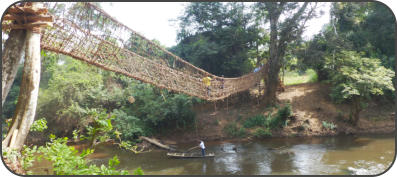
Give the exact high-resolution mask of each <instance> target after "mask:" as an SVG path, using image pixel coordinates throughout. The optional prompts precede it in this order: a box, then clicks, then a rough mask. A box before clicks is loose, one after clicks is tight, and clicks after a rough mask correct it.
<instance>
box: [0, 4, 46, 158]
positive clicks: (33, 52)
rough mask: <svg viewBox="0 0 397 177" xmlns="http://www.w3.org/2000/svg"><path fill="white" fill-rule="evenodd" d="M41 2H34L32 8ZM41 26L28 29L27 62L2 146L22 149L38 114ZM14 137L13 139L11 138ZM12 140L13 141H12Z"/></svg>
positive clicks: (37, 6)
mask: <svg viewBox="0 0 397 177" xmlns="http://www.w3.org/2000/svg"><path fill="white" fill-rule="evenodd" d="M40 5H41V4H40V3H37V2H32V6H31V8H32V9H38V8H39V7H42V6H40ZM40 34H41V33H40V27H39V26H38V27H33V28H28V29H26V43H25V63H24V68H23V75H22V82H21V87H20V91H19V97H18V103H17V106H16V110H15V114H14V117H13V122H12V124H11V127H10V129H9V131H8V133H7V136H6V138H5V139H4V140H3V142H2V146H3V148H4V147H7V148H10V149H15V150H17V151H20V150H21V149H22V147H23V144H24V142H25V140H26V137H27V135H28V133H29V130H30V126H31V125H32V124H33V121H34V117H35V115H36V107H37V98H38V94H39V84H40V70H41V66H40V65H41V61H40V36H41V35H40ZM11 139H12V140H11ZM10 140H11V142H10Z"/></svg>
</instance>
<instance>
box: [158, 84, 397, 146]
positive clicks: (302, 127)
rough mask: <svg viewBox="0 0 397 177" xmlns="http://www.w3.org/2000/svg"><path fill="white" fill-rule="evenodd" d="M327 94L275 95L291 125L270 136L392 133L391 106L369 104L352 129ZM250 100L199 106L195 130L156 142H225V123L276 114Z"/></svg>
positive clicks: (345, 109) (301, 88)
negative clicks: (326, 125)
mask: <svg viewBox="0 0 397 177" xmlns="http://www.w3.org/2000/svg"><path fill="white" fill-rule="evenodd" d="M329 93H330V91H329V86H328V85H326V84H322V83H309V84H301V85H294V86H287V87H286V88H285V91H284V92H281V93H279V94H278V99H279V101H280V102H279V104H280V105H283V104H285V103H286V102H290V103H291V106H292V111H293V115H294V117H295V121H292V122H290V123H288V125H287V126H286V127H284V128H282V129H278V130H273V131H272V134H273V136H275V137H279V136H287V137H289V136H327V135H336V134H361V133H390V132H393V131H394V129H395V121H394V105H393V104H392V103H377V104H375V103H370V104H369V105H368V107H367V108H366V109H365V110H364V111H363V112H362V113H361V115H360V120H359V122H358V125H357V126H356V127H353V126H351V125H350V124H349V123H347V122H346V120H347V119H348V117H349V105H346V104H341V105H335V104H334V103H332V101H331V98H330V97H329ZM251 100H252V101H247V102H244V101H241V102H240V103H239V102H237V104H236V103H235V104H233V105H231V104H226V103H227V102H226V100H224V101H223V102H222V101H218V102H217V103H216V107H217V110H216V111H215V106H214V103H209V104H206V105H200V106H199V107H196V108H195V111H196V113H197V115H196V119H197V125H198V126H197V128H195V127H194V128H191V129H189V130H187V131H177V130H175V131H173V132H170V133H167V134H166V135H162V136H159V137H158V138H159V139H161V140H163V142H164V143H170V144H174V143H182V142H191V141H194V140H195V139H204V140H222V139H229V138H228V137H227V136H226V134H225V133H224V132H223V128H224V126H225V125H226V124H227V123H230V122H237V123H241V122H243V120H244V119H246V118H247V117H250V116H253V115H256V114H267V113H268V112H269V111H273V112H275V111H276V110H275V109H271V108H266V107H265V106H264V105H260V104H258V102H257V100H256V99H251ZM229 102H230V101H229ZM323 121H326V122H328V123H333V124H335V125H337V128H336V129H334V130H329V129H325V128H323V126H322V122H323ZM248 138H250V137H248Z"/></svg>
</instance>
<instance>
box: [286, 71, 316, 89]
mask: <svg viewBox="0 0 397 177" xmlns="http://www.w3.org/2000/svg"><path fill="white" fill-rule="evenodd" d="M312 82H317V73H316V72H315V71H314V70H313V69H308V70H306V71H305V73H302V74H299V73H298V72H297V71H285V77H284V85H297V84H304V83H312Z"/></svg>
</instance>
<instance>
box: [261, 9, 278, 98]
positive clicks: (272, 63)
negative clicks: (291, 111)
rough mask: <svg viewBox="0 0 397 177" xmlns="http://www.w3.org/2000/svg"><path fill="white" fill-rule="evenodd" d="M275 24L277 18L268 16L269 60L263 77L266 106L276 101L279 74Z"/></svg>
mask: <svg viewBox="0 0 397 177" xmlns="http://www.w3.org/2000/svg"><path fill="white" fill-rule="evenodd" d="M277 22H278V16H276V17H273V16H272V15H270V48H269V50H270V58H269V61H268V63H267V64H268V72H267V73H266V74H267V76H265V86H266V89H265V94H264V100H265V103H266V104H274V103H275V102H276V100H277V98H276V92H277V86H278V73H279V72H280V61H279V55H278V53H279V52H278V51H279V49H278V47H277V45H278V44H277Z"/></svg>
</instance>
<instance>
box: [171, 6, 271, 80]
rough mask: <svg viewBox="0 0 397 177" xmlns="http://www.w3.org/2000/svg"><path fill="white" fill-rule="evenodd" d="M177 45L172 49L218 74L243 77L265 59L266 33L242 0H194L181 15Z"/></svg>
mask: <svg viewBox="0 0 397 177" xmlns="http://www.w3.org/2000/svg"><path fill="white" fill-rule="evenodd" d="M178 21H179V27H180V29H179V32H178V41H179V43H178V45H177V46H175V47H173V48H172V49H171V52H173V53H175V54H176V55H178V56H180V57H182V58H184V59H186V60H187V61H189V62H190V63H192V64H194V65H195V66H198V67H200V68H203V69H204V70H206V71H208V72H210V73H213V74H215V75H225V76H227V77H235V76H241V75H242V74H244V73H247V72H250V71H252V69H253V67H254V66H253V64H254V63H255V62H253V61H254V60H256V59H257V58H260V59H261V58H262V57H261V55H262V51H261V52H258V51H257V49H258V48H259V46H260V45H261V44H263V43H264V42H265V39H266V37H262V36H261V35H263V36H266V33H264V32H263V30H261V29H260V28H259V24H258V23H257V21H256V19H255V16H254V15H253V12H252V9H250V8H249V7H247V6H246V5H244V4H243V3H240V2H237V3H236V2H233V3H221V2H192V3H190V4H188V6H187V7H186V9H185V12H184V14H183V15H182V16H180V17H179V18H178Z"/></svg>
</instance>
